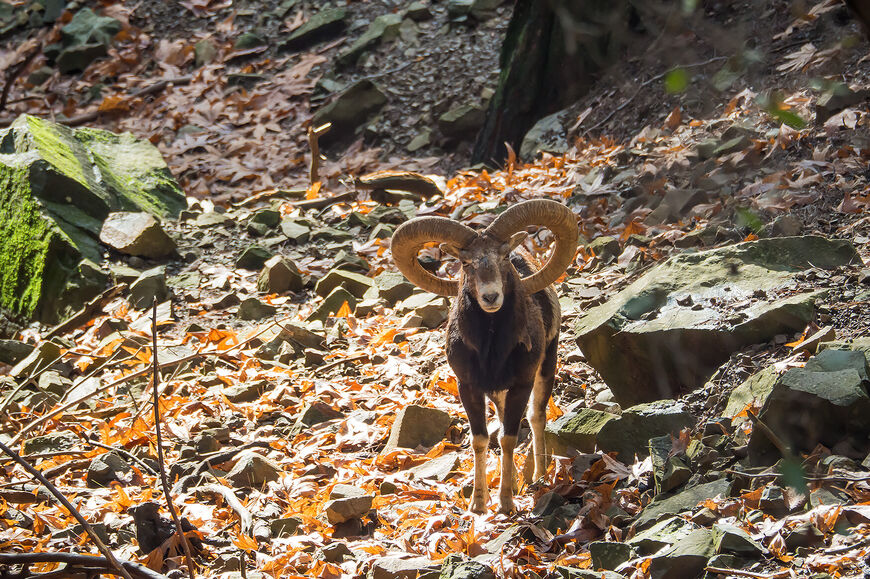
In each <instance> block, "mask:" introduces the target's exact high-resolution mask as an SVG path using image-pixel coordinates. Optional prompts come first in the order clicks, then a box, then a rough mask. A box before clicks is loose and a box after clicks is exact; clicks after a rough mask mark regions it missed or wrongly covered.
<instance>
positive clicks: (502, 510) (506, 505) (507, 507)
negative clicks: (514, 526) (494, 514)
mask: <svg viewBox="0 0 870 579" xmlns="http://www.w3.org/2000/svg"><path fill="white" fill-rule="evenodd" d="M515 512H517V507H516V505H514V501H513V499H511V500H510V501H502V502H501V504H500V505H499V507H498V514H500V515H512V514H514V513H515Z"/></svg>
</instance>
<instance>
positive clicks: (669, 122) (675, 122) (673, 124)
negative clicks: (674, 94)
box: [665, 105, 683, 131]
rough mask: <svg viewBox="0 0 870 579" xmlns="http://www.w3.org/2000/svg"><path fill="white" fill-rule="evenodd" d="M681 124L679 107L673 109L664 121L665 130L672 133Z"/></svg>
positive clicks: (681, 118) (681, 117) (681, 116)
mask: <svg viewBox="0 0 870 579" xmlns="http://www.w3.org/2000/svg"><path fill="white" fill-rule="evenodd" d="M682 122H683V115H682V114H681V113H680V105H677V106H675V107H674V110H672V111H671V114H669V115H668V117H667V118H666V119H665V128H666V129H669V130H671V131H673V130H674V129H676V128H677V127H679V126H680V123H682Z"/></svg>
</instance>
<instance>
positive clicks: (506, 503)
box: [498, 435, 517, 514]
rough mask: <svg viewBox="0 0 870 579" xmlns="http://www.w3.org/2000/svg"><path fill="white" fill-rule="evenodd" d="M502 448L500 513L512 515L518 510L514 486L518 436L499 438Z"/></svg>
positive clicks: (499, 488)
mask: <svg viewBox="0 0 870 579" xmlns="http://www.w3.org/2000/svg"><path fill="white" fill-rule="evenodd" d="M498 442H499V445H500V446H501V480H500V481H499V485H498V503H499V508H498V512H500V513H503V514H510V513H512V512H514V511H515V510H516V509H515V508H514V484H515V478H516V474H515V472H514V471H515V470H516V469H514V448H516V446H517V437H516V436H504V435H502V437H501V438H499V441H498Z"/></svg>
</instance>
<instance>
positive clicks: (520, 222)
mask: <svg viewBox="0 0 870 579" xmlns="http://www.w3.org/2000/svg"><path fill="white" fill-rule="evenodd" d="M529 225H539V226H542V227H546V228H547V229H549V230H550V231H551V232H552V233H553V237H554V238H555V239H556V247H555V248H553V253H552V255H551V256H550V259H549V260H548V261H547V263H546V264H544V266H543V267H542V268H541V269H540V270H539V271H537V272H535V273H534V274H532V275H530V276H529V277H526V278H523V280H522V284H523V290H524V291H525V292H526V293H527V294H533V293H535V292H538V291H541V290H542V289H544V288H545V287H547V286H548V285H550V284H551V283H553V282H554V281H556V279H558V278H559V276H560V275H562V273H563V272H564V271H565V269H566V268H567V267H568V266H569V265H570V264H571V262H572V261H573V260H574V253H575V251H576V250H577V235H578V231H577V218H576V217H574V214H573V213H572V212H571V210H570V209H568V208H567V207H565V206H564V205H562V204H561V203H558V202H556V201H551V200H549V199H532V200H531V201H524V202H523V203H519V204H517V205H514V206H513V207H510V208H509V209H508V210H507V211H505V212H504V213H502V214H501V215H499V216H498V217H497V218H496V219H495V221H493V222H492V223H491V224H490V226H489V227H487V228H486V231H485V232H484V233H485V234H488V235H491V236H493V237H495V238H496V239H499V240H501V241H508V240H509V239H510V237H511V235H512V234H514V233H516V232H517V231H521V230H523V229H525V228H526V227H527V226H529Z"/></svg>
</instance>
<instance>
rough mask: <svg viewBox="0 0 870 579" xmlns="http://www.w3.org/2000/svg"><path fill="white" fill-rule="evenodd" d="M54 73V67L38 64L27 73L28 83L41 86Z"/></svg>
mask: <svg viewBox="0 0 870 579" xmlns="http://www.w3.org/2000/svg"><path fill="white" fill-rule="evenodd" d="M53 74H54V69H52V68H51V67H49V66H40V67H39V68H37V69H36V70H34V71H33V72H31V73H30V74H28V75H27V82H28V84H32V85H34V86H41V85H42V84H43V83H45V81H47V80H48V79H50V78H51V77H52V75H53Z"/></svg>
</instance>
